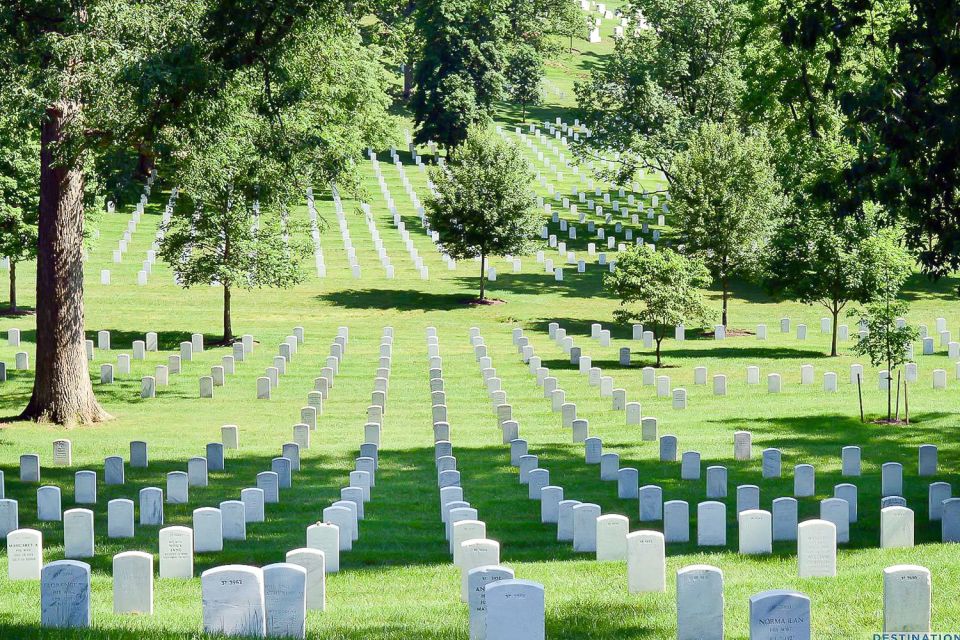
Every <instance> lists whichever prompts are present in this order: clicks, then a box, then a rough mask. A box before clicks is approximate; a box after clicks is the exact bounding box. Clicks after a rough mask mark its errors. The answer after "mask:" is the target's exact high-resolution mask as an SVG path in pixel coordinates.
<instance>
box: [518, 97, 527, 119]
mask: <svg viewBox="0 0 960 640" xmlns="http://www.w3.org/2000/svg"><path fill="white" fill-rule="evenodd" d="M526 122H527V103H526V102H521V103H520V124H526Z"/></svg>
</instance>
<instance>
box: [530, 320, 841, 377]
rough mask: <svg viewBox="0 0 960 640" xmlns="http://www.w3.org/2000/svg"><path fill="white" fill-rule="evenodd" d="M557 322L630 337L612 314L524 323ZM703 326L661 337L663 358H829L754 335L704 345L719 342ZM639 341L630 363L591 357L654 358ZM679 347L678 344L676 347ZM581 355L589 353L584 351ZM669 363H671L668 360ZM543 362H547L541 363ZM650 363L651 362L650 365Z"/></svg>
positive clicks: (544, 326)
mask: <svg viewBox="0 0 960 640" xmlns="http://www.w3.org/2000/svg"><path fill="white" fill-rule="evenodd" d="M552 322H556V323H558V324H559V325H560V327H561V328H562V329H566V330H567V335H568V336H572V337H575V338H577V339H580V338H583V339H584V340H589V339H590V330H591V329H590V326H591V325H592V324H594V323H599V324H601V325H603V328H604V329H609V330H610V334H611V337H613V338H617V339H620V340H631V341H632V340H633V329H632V328H631V327H630V326H629V325H625V324H621V323H617V322H614V321H613V319H612V318H607V319H606V320H583V319H580V318H539V319H537V320H532V321H529V322H527V323H525V326H526V327H527V328H529V329H532V330H534V331H539V332H542V333H544V334H548V333H549V331H550V323H552ZM704 331H705V330H704V329H702V328H690V329H687V331H686V339H685V340H683V341H677V340H674V339H673V336H672V335H671V336H670V337H668V338H667V339H665V340H664V341H663V348H662V350H661V353H662V354H663V358H664V360H665V361H666V360H669V359H670V358H690V359H692V358H720V359H724V358H761V359H770V360H776V359H790V358H796V359H801V358H802V359H806V360H809V359H811V358H817V359H820V358H828V357H829V356H828V355H827V354H826V352H823V351H815V350H812V349H794V348H790V347H784V346H781V345H776V346H765V345H764V346H761V345H763V343H758V342H757V340H756V339H755V338H753V337H752V336H751V337H748V338H747V339H749V340H751V343H750V344H751V345H752V346H744V345H741V346H714V347H709V346H706V345H708V344H715V345H719V344H721V343H720V342H719V341H716V340H714V339H713V337H712V336H708V335H705V334H704ZM730 340H737V338H727V341H730ZM689 341H694V342H697V343H698V344H702V345H704V347H703V348H700V349H688V348H683V347H680V345H682V344H684V343H685V342H689ZM583 344H585V345H587V351H589V350H590V349H589V348H590V347H591V346H596V348H598V349H600V348H606V347H600V346H599V342H590V343H586V342H584V343H583ZM642 344H643V343H642V342H639V341H635V342H634V344H633V345H632V346H631V357H632V358H634V357H636V356H638V355H639V356H640V357H641V358H643V359H644V360H643V361H632V362H631V364H630V366H629V367H624V366H623V365H621V364H620V361H619V360H618V359H613V358H611V359H607V360H594V361H593V362H594V364H595V365H596V366H601V365H603V366H607V367H610V368H624V369H626V368H635V367H639V366H643V363H644V362H645V361H647V360H649V361H650V362H651V363H652V362H653V361H654V360H655V358H654V356H653V355H652V354H651V353H650V352H649V350H646V349H644V350H642V351H641V349H643V347H642ZM678 347H679V348H678ZM584 355H590V354H589V353H585V354H584ZM667 364H668V365H669V364H670V363H669V362H667ZM543 366H547V365H546V364H544V365H543ZM651 366H652V365H651Z"/></svg>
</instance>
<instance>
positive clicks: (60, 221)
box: [21, 100, 111, 424]
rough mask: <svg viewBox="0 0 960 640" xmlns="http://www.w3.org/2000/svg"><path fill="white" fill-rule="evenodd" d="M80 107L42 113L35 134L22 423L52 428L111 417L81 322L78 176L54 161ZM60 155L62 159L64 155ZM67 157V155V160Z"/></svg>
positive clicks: (65, 104) (72, 165)
mask: <svg viewBox="0 0 960 640" xmlns="http://www.w3.org/2000/svg"><path fill="white" fill-rule="evenodd" d="M79 118H80V105H79V104H78V103H76V102H72V101H66V100H64V101H59V102H57V103H54V104H53V105H51V106H49V107H47V112H46V117H45V119H44V121H43V125H42V127H41V132H40V217H39V223H38V235H39V238H38V243H37V355H36V375H35V376H34V381H33V395H32V396H31V397H30V402H29V404H28V405H27V408H26V409H24V411H23V414H22V416H21V417H23V418H27V419H32V420H37V421H49V422H55V423H57V424H73V423H92V422H100V421H102V420H108V419H110V417H111V416H110V414H108V413H107V412H106V411H104V410H103V408H102V407H101V406H100V404H99V403H98V402H97V399H96V397H95V396H94V394H93V385H91V384H90V374H89V370H88V368H87V354H86V347H85V336H84V325H83V323H84V316H83V261H82V256H83V174H82V172H81V170H80V163H79V162H78V161H75V160H69V161H68V160H64V159H62V158H60V157H57V156H59V155H61V154H59V153H58V151H63V150H64V149H63V147H64V143H65V142H66V141H67V136H68V135H69V134H68V132H67V129H68V127H71V126H75V125H76V124H78V123H77V122H76V121H77V120H78V119H79ZM64 155H66V154H64ZM70 155H72V154H70Z"/></svg>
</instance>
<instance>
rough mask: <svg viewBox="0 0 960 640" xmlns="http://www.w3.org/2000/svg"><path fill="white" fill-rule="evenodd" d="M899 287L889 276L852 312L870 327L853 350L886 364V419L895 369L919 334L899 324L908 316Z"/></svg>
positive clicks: (906, 358)
mask: <svg viewBox="0 0 960 640" xmlns="http://www.w3.org/2000/svg"><path fill="white" fill-rule="evenodd" d="M898 289H899V284H894V283H893V281H891V280H887V281H886V282H885V286H884V288H883V291H882V293H881V295H880V296H879V297H878V298H877V299H875V300H874V301H872V302H870V303H869V304H867V305H866V306H865V307H864V308H863V309H859V310H855V311H853V312H852V313H851V314H850V315H851V316H853V317H857V318H858V319H859V321H860V322H861V323H862V324H863V325H865V326H866V329H867V331H866V333H864V334H863V335H861V336H860V338H859V339H858V340H857V343H856V344H855V345H854V347H853V352H854V353H856V354H857V355H859V356H867V357H868V358H870V363H871V364H872V365H873V366H875V367H879V366H883V365H886V367H887V422H890V420H891V418H892V401H891V393H892V389H893V385H892V384H891V383H892V382H893V372H894V370H895V369H896V368H897V367H899V366H901V365H903V364H904V363H905V362H907V360H908V355H909V350H910V345H911V344H912V343H913V341H914V340H916V339H917V337H918V336H919V332H918V331H917V330H916V329H915V328H914V327H911V326H909V325H906V324H904V325H903V326H898V325H897V320H898V318H902V317H904V316H906V314H907V310H908V305H907V303H906V302H904V301H902V300H896V294H897V290H898Z"/></svg>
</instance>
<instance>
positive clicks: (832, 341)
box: [830, 304, 840, 357]
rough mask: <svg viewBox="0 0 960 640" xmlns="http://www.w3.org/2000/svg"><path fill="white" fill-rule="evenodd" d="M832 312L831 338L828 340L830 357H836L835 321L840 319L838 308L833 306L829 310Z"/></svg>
mask: <svg viewBox="0 0 960 640" xmlns="http://www.w3.org/2000/svg"><path fill="white" fill-rule="evenodd" d="M830 311H832V312H833V332H832V333H833V336H832V337H831V338H830V355H831V356H833V357H836V355H837V321H838V319H839V317H840V307H838V306H837V305H836V304H834V305H833V308H832V309H831V310H830Z"/></svg>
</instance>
